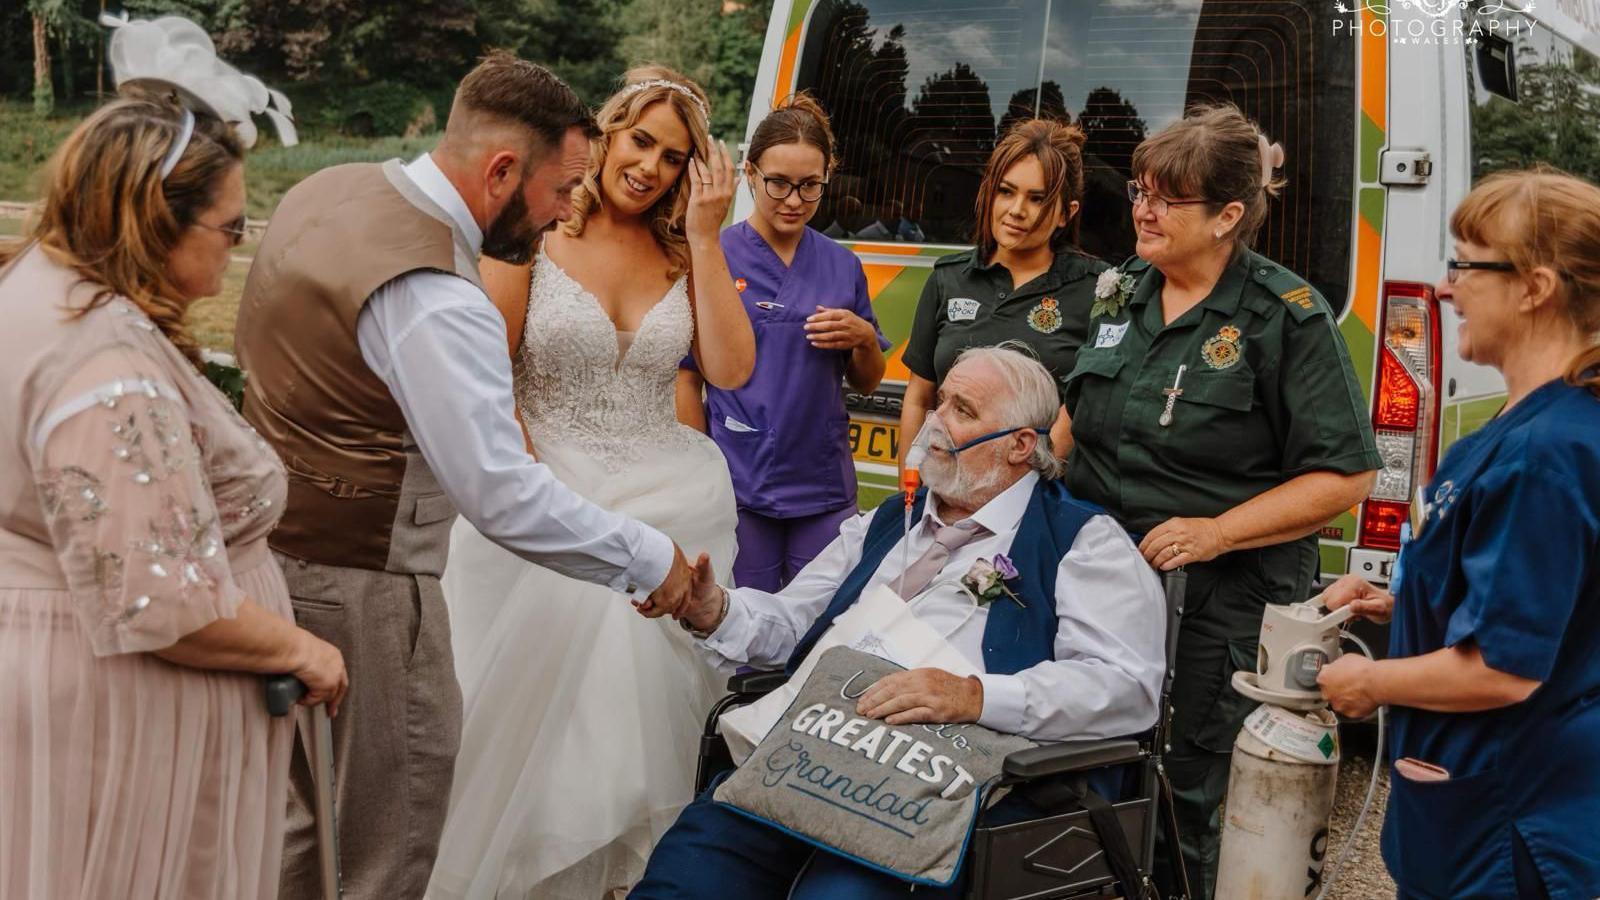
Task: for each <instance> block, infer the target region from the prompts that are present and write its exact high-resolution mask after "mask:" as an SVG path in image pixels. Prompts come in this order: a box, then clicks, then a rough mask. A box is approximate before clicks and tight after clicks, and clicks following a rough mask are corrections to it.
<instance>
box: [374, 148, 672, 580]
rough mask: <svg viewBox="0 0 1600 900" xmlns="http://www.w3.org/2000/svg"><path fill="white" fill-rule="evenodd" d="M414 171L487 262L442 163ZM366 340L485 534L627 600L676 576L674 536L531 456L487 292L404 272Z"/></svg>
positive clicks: (450, 490) (449, 490)
mask: <svg viewBox="0 0 1600 900" xmlns="http://www.w3.org/2000/svg"><path fill="white" fill-rule="evenodd" d="M405 174H406V176H407V177H409V178H410V179H411V180H412V181H413V182H415V183H416V185H417V187H419V188H421V189H422V191H423V193H425V194H427V196H428V197H429V199H431V200H433V201H434V202H435V203H437V204H438V205H439V207H440V208H441V209H443V210H444V211H445V212H447V213H449V215H450V218H451V219H453V220H454V221H455V224H456V227H457V228H458V229H460V231H461V232H462V234H463V235H464V236H465V237H466V239H467V243H468V244H469V245H470V247H471V249H472V252H473V255H474V256H476V255H477V253H478V251H479V249H480V248H481V247H482V245H483V232H482V230H481V229H479V228H478V224H477V223H476V222H475V221H473V218H472V214H471V212H469V211H468V209H467V204H466V202H465V201H463V200H462V199H461V195H460V194H458V193H456V189H455V187H454V186H453V185H452V184H450V181H449V179H447V178H446V177H445V175H444V173H443V172H441V171H440V170H439V167H438V166H437V165H436V164H435V163H434V161H433V159H432V158H431V157H430V156H428V155H427V154H423V155H422V156H420V157H418V158H417V159H416V160H415V161H413V162H412V163H410V164H409V165H407V166H406V167H405ZM356 341H357V343H358V345H359V346H360V347H361V356H362V358H363V359H365V360H366V363H367V365H368V366H369V367H371V369H372V371H373V373H374V374H376V375H377V376H378V378H380V379H382V381H383V383H384V384H385V385H388V387H389V392H390V393H391V394H393V395H394V399H395V402H396V403H397V404H399V406H400V411H401V412H402V413H403V414H404V415H405V419H406V426H407V427H408V428H409V429H410V431H411V436H412V438H413V439H414V440H415V441H416V442H417V447H418V449H420V450H421V451H422V456H423V458H424V459H426V460H427V461H428V467H429V468H431V469H432V470H433V474H434V476H435V477H436V478H437V479H438V480H439V484H440V486H442V487H443V488H444V492H445V493H446V494H447V495H448V496H449V497H450V502H451V503H453V504H455V507H456V509H457V510H458V511H460V513H461V515H462V516H465V517H466V519H467V521H469V522H471V523H472V524H473V526H474V527H476V528H477V529H478V531H480V532H482V533H483V535H484V536H485V537H487V538H489V539H490V540H492V541H494V542H495V543H497V544H500V545H501V546H503V547H505V548H506V549H507V550H510V551H511V552H513V553H516V554H518V555H519V556H522V557H523V558H525V559H528V560H530V561H532V562H535V563H538V564H539V565H542V566H546V567H548V568H550V569H554V570H555V571H557V572H560V573H562V574H563V575H568V576H571V577H573V578H578V579H582V580H584V581H590V582H594V583H597V584H604V585H607V586H608V587H610V588H611V589H612V590H615V591H618V592H620V593H625V594H644V593H648V592H649V591H653V590H655V589H656V588H657V587H659V586H660V585H661V583H662V582H663V581H665V580H666V577H667V573H668V571H670V569H671V567H672V557H673V546H672V541H671V540H669V539H668V538H667V537H666V535H663V534H662V533H660V532H659V531H656V530H655V529H653V528H650V527H648V526H645V525H643V524H641V523H639V522H636V521H634V520H633V519H630V518H628V517H626V516H622V515H618V514H616V513H613V512H609V511H607V510H604V509H601V508H600V507H598V506H595V505H594V504H592V503H590V502H589V501H587V500H585V499H583V498H582V497H580V496H578V495H577V494H576V493H574V492H573V491H572V490H571V489H570V488H568V487H567V486H566V485H564V484H562V483H561V482H560V480H558V479H557V478H556V477H555V475H553V474H551V472H550V470H549V469H548V468H546V467H545V466H543V465H541V464H539V463H538V462H536V461H535V460H534V458H533V457H532V456H530V455H529V454H528V451H527V447H526V445H525V444H524V442H523V437H522V429H521V428H520V426H519V425H518V424H517V420H516V418H515V412H514V406H515V401H514V400H513V396H512V387H511V358H510V356H509V355H508V354H507V353H506V322H505V318H504V317H503V316H501V315H500V311H499V310H498V309H496V308H495V305H494V303H493V302H491V301H490V300H489V297H488V296H487V295H486V294H484V292H483V291H482V290H480V289H478V287H476V286H475V285H473V284H472V283H471V282H469V281H467V280H466V279H464V278H459V277H457V276H455V275H447V274H444V273H441V272H431V271H417V272H411V273H409V274H406V275H402V276H401V277H399V278H396V279H395V280H393V281H391V282H389V283H388V284H385V285H384V286H383V287H381V288H379V289H378V290H376V291H374V292H373V294H372V297H371V298H369V299H368V300H367V303H366V305H365V306H364V307H362V309H361V314H360V316H359V317H358V318H357V319H356Z"/></svg>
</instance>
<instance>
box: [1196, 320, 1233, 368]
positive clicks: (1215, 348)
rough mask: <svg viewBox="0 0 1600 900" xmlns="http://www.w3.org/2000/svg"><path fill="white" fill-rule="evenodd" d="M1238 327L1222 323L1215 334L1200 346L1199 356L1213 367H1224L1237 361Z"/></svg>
mask: <svg viewBox="0 0 1600 900" xmlns="http://www.w3.org/2000/svg"><path fill="white" fill-rule="evenodd" d="M1239 356H1240V353H1239V329H1237V328H1235V327H1233V326H1232V325H1224V326H1222V328H1220V329H1218V331H1217V336H1216V337H1213V338H1209V339H1207V340H1206V342H1205V343H1204V344H1203V345H1201V347H1200V358H1201V359H1204V360H1205V361H1206V365H1208V366H1210V367H1211V368H1213V369H1226V368H1228V367H1229V366H1232V365H1233V364H1235V363H1237V362H1238V361H1239Z"/></svg>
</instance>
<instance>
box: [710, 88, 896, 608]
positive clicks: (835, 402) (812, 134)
mask: <svg viewBox="0 0 1600 900" xmlns="http://www.w3.org/2000/svg"><path fill="white" fill-rule="evenodd" d="M833 146H834V144H833V130H832V128H831V127H830V126H829V124H828V116H827V114H826V113H824V112H823V111H822V107H821V106H819V105H818V104H817V102H816V100H814V99H812V98H811V97H809V96H807V95H805V94H799V95H797V96H795V97H792V98H790V99H789V100H788V101H787V102H785V103H784V104H782V105H781V106H779V108H777V109H775V110H773V111H772V114H771V115H769V116H767V118H766V119H765V120H763V121H762V122H761V124H760V125H759V126H757V127H756V131H755V135H754V136H753V137H752V138H751V141H750V150H749V155H748V156H747V157H746V160H747V161H746V163H745V178H746V181H747V183H748V184H749V186H750V190H751V192H752V193H753V194H754V195H755V202H756V206H755V212H754V213H753V214H752V215H751V216H750V218H748V219H746V220H745V221H743V222H740V223H738V224H737V225H734V226H733V227H731V228H729V229H728V230H726V231H724V232H723V233H722V252H723V254H724V255H725V256H726V257H727V259H728V269H729V271H730V272H732V274H733V277H734V285H735V286H736V287H737V288H738V289H739V296H740V297H741V298H742V299H743V300H744V306H745V310H746V311H747V312H748V313H749V314H750V321H751V323H752V324H754V326H755V333H756V367H755V372H754V373H753V374H752V375H751V376H750V380H749V382H747V383H746V384H745V386H744V387H742V388H739V389H738V390H732V391H725V390H720V389H717V388H707V390H706V419H707V425H708V426H709V431H710V434H711V437H712V439H713V440H715V441H716V442H717V445H718V446H720V447H721V448H722V452H723V453H724V454H725V455H726V456H727V458H728V469H729V471H730V472H732V474H733V490H734V495H735V496H736V497H737V499H738V502H739V555H738V556H737V557H736V558H735V559H734V563H733V576H734V579H735V581H736V583H737V584H739V585H740V586H741V587H754V588H759V589H760V590H764V591H777V590H778V589H780V588H782V587H783V586H784V585H785V584H787V583H788V582H789V580H790V579H791V578H793V577H794V575H795V573H796V572H798V571H800V569H801V568H803V567H804V566H805V565H806V563H808V562H810V561H811V558H812V557H814V556H816V555H817V554H818V553H819V552H821V550H822V548H823V547H826V546H827V545H828V542H830V541H832V540H833V539H834V537H836V536H837V535H838V533H839V523H840V522H842V521H844V520H845V519H846V518H848V517H850V516H851V515H854V514H855V512H856V474H855V466H854V463H853V462H852V461H851V457H850V443H849V426H850V419H849V416H848V414H847V413H846V412H845V407H844V384H843V383H844V382H846V381H848V382H849V383H850V386H851V387H852V388H854V389H855V390H857V391H860V392H861V393H868V392H870V391H872V390H874V389H875V388H877V386H878V382H879V381H880V380H882V379H883V367H884V358H883V351H884V350H885V349H887V348H888V346H889V342H888V341H886V340H885V339H884V337H883V333H882V332H881V331H879V330H878V321H877V319H876V318H875V317H874V316H873V314H872V305H871V303H870V301H869V299H868V297H867V276H866V273H864V272H863V271H862V269H861V263H860V262H859V261H857V259H856V257H855V254H853V253H851V252H850V251H849V250H846V249H845V248H844V247H841V246H840V245H838V244H836V243H834V242H833V241H832V240H830V239H828V238H827V237H825V236H823V235H822V234H820V233H819V232H816V231H813V230H812V229H810V228H808V227H806V223H807V222H809V221H811V217H812V216H813V215H815V214H816V212H817V201H819V200H821V199H822V192H823V191H824V190H826V189H827V185H828V176H829V174H830V173H831V172H832V170H833V163H834V159H833Z"/></svg>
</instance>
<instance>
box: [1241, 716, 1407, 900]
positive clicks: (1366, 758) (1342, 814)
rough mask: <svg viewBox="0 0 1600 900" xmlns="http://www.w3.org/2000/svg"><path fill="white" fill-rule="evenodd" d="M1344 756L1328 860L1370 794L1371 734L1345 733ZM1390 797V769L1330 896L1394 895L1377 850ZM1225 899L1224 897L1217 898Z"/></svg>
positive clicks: (1370, 899) (1354, 899)
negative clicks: (1385, 808) (1368, 789)
mask: <svg viewBox="0 0 1600 900" xmlns="http://www.w3.org/2000/svg"><path fill="white" fill-rule="evenodd" d="M1344 743H1345V746H1344V751H1343V752H1344V758H1343V759H1342V760H1341V761H1340V763H1339V787H1338V794H1337V795H1336V797H1335V799H1334V801H1333V821H1332V823H1331V825H1330V826H1329V829H1328V831H1329V862H1330V864H1331V862H1332V861H1333V859H1336V858H1337V857H1338V855H1339V854H1340V853H1342V852H1343V851H1344V843H1345V838H1346V836H1347V835H1349V834H1350V828H1351V826H1353V825H1355V821H1356V816H1357V815H1358V814H1359V813H1360V812H1361V801H1362V800H1363V799H1364V798H1365V797H1366V794H1367V779H1368V778H1370V777H1372V757H1373V751H1372V744H1373V736H1372V735H1366V736H1363V735H1360V734H1346V735H1345V741H1344ZM1388 799H1389V773H1388V771H1387V767H1385V771H1383V772H1380V773H1379V775H1378V788H1377V791H1376V792H1374V793H1373V795H1372V809H1370V810H1369V811H1368V812H1367V819H1366V821H1365V822H1363V823H1362V825H1361V833H1360V834H1359V835H1357V836H1356V846H1355V849H1353V850H1351V851H1350V858H1349V859H1348V860H1346V861H1345V864H1344V866H1343V868H1342V870H1341V871H1340V872H1338V873H1329V874H1334V875H1335V877H1336V881H1335V882H1334V885H1333V890H1331V891H1329V892H1328V895H1327V896H1328V900H1377V898H1391V897H1393V896H1394V881H1393V880H1392V879H1391V878H1389V871H1388V870H1387V869H1385V868H1384V866H1383V856H1382V854H1381V853H1380V852H1379V851H1378V833H1379V831H1380V830H1381V829H1382V827H1383V809H1384V804H1385V803H1387V802H1388ZM1218 900H1223V898H1220V897H1219V898H1218Z"/></svg>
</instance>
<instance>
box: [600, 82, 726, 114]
mask: <svg viewBox="0 0 1600 900" xmlns="http://www.w3.org/2000/svg"><path fill="white" fill-rule="evenodd" d="M657 87H660V88H666V89H667V90H669V91H677V92H678V93H680V94H682V95H684V96H685V97H688V98H689V99H690V100H693V101H694V105H695V106H696V107H697V108H698V109H699V110H700V115H701V116H703V117H704V118H705V120H706V122H708V123H709V122H710V121H711V111H710V110H709V109H707V108H706V102H705V101H704V100H701V99H700V98H699V97H698V96H696V95H695V92H694V91H691V90H689V87H688V86H687V85H682V84H679V83H677V82H676V81H668V80H666V79H665V78H651V79H649V80H648V81H635V82H634V83H633V84H630V85H628V86H627V87H625V88H623V89H622V90H621V91H619V92H618V93H617V97H618V98H626V97H632V96H633V95H634V94H637V93H639V92H640V91H644V90H649V89H650V88H657Z"/></svg>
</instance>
